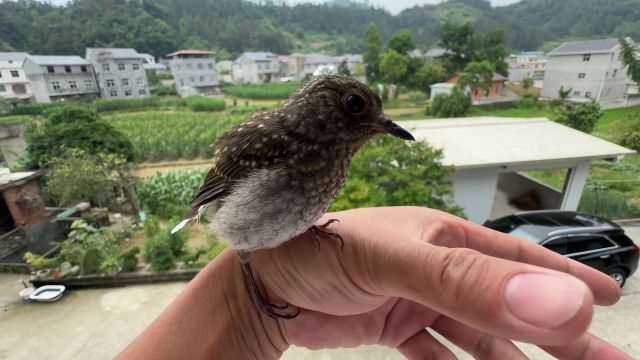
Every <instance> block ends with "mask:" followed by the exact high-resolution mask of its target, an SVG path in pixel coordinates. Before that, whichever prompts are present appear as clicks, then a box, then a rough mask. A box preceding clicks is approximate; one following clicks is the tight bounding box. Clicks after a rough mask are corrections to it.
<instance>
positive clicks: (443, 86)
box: [430, 73, 516, 105]
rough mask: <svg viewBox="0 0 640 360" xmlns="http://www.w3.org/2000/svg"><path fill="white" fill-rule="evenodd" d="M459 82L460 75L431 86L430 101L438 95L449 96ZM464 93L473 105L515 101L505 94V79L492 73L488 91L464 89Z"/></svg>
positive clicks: (512, 97)
mask: <svg viewBox="0 0 640 360" xmlns="http://www.w3.org/2000/svg"><path fill="white" fill-rule="evenodd" d="M459 82H460V75H454V76H452V77H451V78H449V80H447V81H445V82H444V83H437V84H433V85H431V87H430V88H431V93H430V94H431V100H433V99H434V98H435V96H436V95H438V94H446V95H449V94H451V91H452V90H453V88H454V86H455V85H456V84H458V83H459ZM465 91H466V92H467V94H469V97H470V98H471V102H472V103H473V104H474V105H477V104H486V103H497V102H505V101H512V100H515V99H516V97H514V96H511V95H510V94H509V93H508V92H507V78H506V77H504V76H502V75H500V74H498V73H493V77H492V78H491V86H490V87H489V91H488V92H487V91H485V90H484V89H481V88H468V87H467V88H466V89H465Z"/></svg>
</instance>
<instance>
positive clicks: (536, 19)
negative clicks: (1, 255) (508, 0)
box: [0, 0, 640, 58]
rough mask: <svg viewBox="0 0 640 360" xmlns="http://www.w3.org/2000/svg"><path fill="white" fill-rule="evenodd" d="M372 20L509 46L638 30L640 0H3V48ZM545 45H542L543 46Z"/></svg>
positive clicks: (349, 46) (346, 25)
mask: <svg viewBox="0 0 640 360" xmlns="http://www.w3.org/2000/svg"><path fill="white" fill-rule="evenodd" d="M371 21H373V22H376V23H377V24H378V28H379V29H380V32H381V34H382V36H383V39H386V38H388V37H389V36H390V35H391V34H393V33H394V32H396V31H398V30H400V29H409V30H410V31H411V32H412V33H413V35H414V37H415V40H416V43H417V44H418V46H419V47H420V48H422V49H427V48H429V47H431V46H434V45H436V43H437V39H438V35H439V31H440V28H441V25H442V24H443V23H445V22H456V23H461V22H472V23H474V24H475V26H476V27H477V28H478V29H479V30H488V29H492V28H496V27H504V28H505V29H506V35H507V46H509V47H511V48H512V49H514V50H524V49H526V50H531V49H537V48H540V47H541V46H544V45H545V43H548V42H550V41H551V42H553V41H562V40H567V39H577V38H598V37H608V36H623V35H624V36H631V37H632V38H635V39H640V0H616V1H611V2H608V1H601V0H523V1H521V2H519V3H516V4H513V5H509V6H504V7H498V8H492V7H491V6H490V5H489V3H488V1H485V0H449V1H446V2H443V3H441V4H438V5H423V6H415V7H413V8H411V9H406V10H404V11H403V12H401V13H400V14H398V15H395V16H393V15H391V14H390V13H389V12H387V11H385V10H382V9H379V8H373V7H367V6H364V5H363V4H362V3H359V2H357V1H350V0H342V1H334V2H331V3H328V4H324V5H317V4H316V5H314V4H300V5H296V6H289V5H282V4H279V3H277V2H272V1H266V2H263V3H262V4H256V3H254V2H249V1H245V0H110V1H104V0H76V1H72V2H70V3H69V4H68V5H67V6H64V7H59V6H53V5H50V4H47V3H42V2H39V1H34V0H18V1H4V2H0V50H3V51H11V50H16V51H28V52H31V53H34V54H78V55H82V54H84V49H85V47H90V46H93V47H103V46H118V47H134V48H136V49H137V50H139V51H141V52H148V53H151V54H154V55H156V56H163V55H165V54H167V53H169V52H171V51H173V50H175V49H179V48H205V49H214V50H218V51H219V53H220V54H221V55H222V57H223V58H224V57H229V56H231V55H237V54H239V53H241V52H243V51H247V50H269V51H273V52H276V53H288V52H292V51H312V50H319V51H327V52H332V53H342V52H362V51H363V50H364V43H363V40H362V34H363V32H364V29H365V27H366V25H367V24H368V23H369V22H371ZM549 46H550V45H547V47H549Z"/></svg>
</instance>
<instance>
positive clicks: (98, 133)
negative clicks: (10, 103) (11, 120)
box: [25, 106, 133, 168]
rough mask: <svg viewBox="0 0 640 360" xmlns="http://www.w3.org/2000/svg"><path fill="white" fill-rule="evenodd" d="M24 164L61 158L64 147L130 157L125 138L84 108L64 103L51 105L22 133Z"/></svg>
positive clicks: (64, 151)
mask: <svg viewBox="0 0 640 360" xmlns="http://www.w3.org/2000/svg"><path fill="white" fill-rule="evenodd" d="M25 137H26V140H27V154H28V166H29V167H31V168H37V167H40V166H46V165H47V164H48V163H49V162H50V161H51V160H53V159H54V158H57V157H62V156H64V154H65V153H66V152H67V150H68V149H82V150H85V151H86V152H87V153H89V154H100V153H104V154H116V155H120V156H122V157H123V158H124V159H126V160H128V161H131V160H132V159H133V146H132V145H131V142H130V141H129V139H127V138H126V137H125V136H124V135H122V133H120V132H119V131H117V130H116V129H114V128H113V127H112V126H111V125H109V124H108V123H107V122H105V121H103V120H102V119H100V117H99V116H98V113H97V112H95V111H94V110H91V109H89V108H87V107H80V106H64V107H61V108H54V109H53V110H52V112H51V113H50V114H49V116H48V117H47V120H45V121H44V123H41V124H36V125H35V126H33V127H31V128H29V129H28V130H27V132H26V135H25Z"/></svg>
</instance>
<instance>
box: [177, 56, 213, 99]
mask: <svg viewBox="0 0 640 360" xmlns="http://www.w3.org/2000/svg"><path fill="white" fill-rule="evenodd" d="M215 55H216V53H215V52H212V51H205V50H179V51H176V52H173V53H171V54H167V56H168V57H169V68H170V69H171V74H172V75H173V79H174V81H175V87H176V90H178V92H179V93H180V94H181V95H187V94H190V93H192V92H193V91H195V92H196V93H209V92H213V91H214V90H215V89H217V87H218V85H219V82H220V81H219V78H218V72H217V71H216V59H215Z"/></svg>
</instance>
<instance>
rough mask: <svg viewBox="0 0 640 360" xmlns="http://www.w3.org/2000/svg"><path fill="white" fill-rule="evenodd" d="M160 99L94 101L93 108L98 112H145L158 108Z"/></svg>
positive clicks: (150, 97) (151, 97)
mask: <svg viewBox="0 0 640 360" xmlns="http://www.w3.org/2000/svg"><path fill="white" fill-rule="evenodd" d="M159 103H160V98H158V97H157V96H149V97H145V98H140V99H113V100H96V101H95V102H94V103H93V106H94V107H95V108H96V110H97V111H98V112H107V111H119V110H127V111H132V110H146V109H151V108H156V107H158V104H159Z"/></svg>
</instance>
